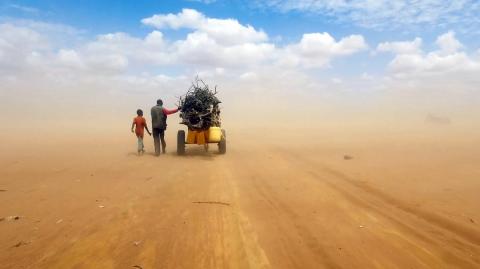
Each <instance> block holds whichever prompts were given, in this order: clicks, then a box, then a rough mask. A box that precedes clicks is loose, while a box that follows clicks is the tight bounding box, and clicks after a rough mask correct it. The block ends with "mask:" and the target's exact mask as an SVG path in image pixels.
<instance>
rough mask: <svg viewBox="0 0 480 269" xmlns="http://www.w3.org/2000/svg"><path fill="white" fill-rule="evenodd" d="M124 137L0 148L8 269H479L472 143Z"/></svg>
mask: <svg viewBox="0 0 480 269" xmlns="http://www.w3.org/2000/svg"><path fill="white" fill-rule="evenodd" d="M126 128H127V129H128V126H127V127H126ZM127 129H126V131H125V133H122V134H120V135H117V136H112V135H109V134H108V132H103V133H100V134H90V135H79V134H77V135H76V134H71V135H67V136H59V137H52V136H49V135H46V134H41V133H39V134H32V133H30V134H28V136H27V135H25V137H24V138H23V139H22V138H20V139H18V140H14V142H11V143H4V144H3V145H2V146H1V157H0V167H1V169H0V189H1V190H2V191H0V205H1V207H0V218H3V219H2V221H0V239H1V240H0V268H144V269H147V268H479V267H480V196H479V195H478V190H480V180H479V179H480V166H479V165H478V164H479V163H480V147H479V144H478V143H477V142H478V141H475V140H471V141H466V140H455V139H452V140H448V141H443V140H441V139H439V140H435V139H433V140H432V139H423V140H422V139H417V140H415V139H411V141H407V140H405V139H404V140H400V139H396V138H392V139H390V140H378V139H376V138H375V137H373V138H371V139H357V140H356V141H349V142H348V143H347V142H345V141H347V139H345V140H342V139H340V138H338V139H335V138H332V137H330V138H329V139H327V136H328V135H324V134H321V133H317V135H315V136H308V137H307V136H302V135H301V134H300V135H296V136H293V135H292V136H288V135H285V134H283V135H279V136H275V137H274V136H273V135H272V133H271V132H265V136H266V138H265V139H261V138H258V137H256V136H255V135H254V134H252V133H249V132H246V131H242V130H240V129H239V130H227V132H228V150H227V154H226V155H218V154H216V153H215V152H216V151H215V150H216V149H215V147H212V148H211V151H210V152H209V153H205V152H203V149H202V148H201V147H190V148H187V152H188V154H187V156H182V157H180V156H177V155H176V154H175V152H174V151H175V149H174V147H175V138H174V136H175V129H176V126H173V125H172V127H171V128H170V130H169V131H168V136H167V139H168V148H167V150H168V154H166V155H163V156H160V157H158V158H157V157H155V156H153V155H152V154H151V152H152V141H151V138H150V137H148V136H147V137H146V147H147V153H146V154H145V155H144V156H142V157H138V156H136V148H135V146H136V145H135V138H134V137H132V136H130V134H129V133H127V132H128V130H127ZM122 132H123V130H122ZM285 133H288V132H285ZM27 137H29V138H27ZM4 141H5V140H4ZM7 141H9V140H7ZM10 141H12V140H10ZM426 141H429V142H428V143H427V142H426ZM345 155H349V156H351V157H352V159H348V158H346V159H345V158H344V156H345ZM9 216H18V217H19V218H18V219H16V220H15V219H13V218H8V217H9Z"/></svg>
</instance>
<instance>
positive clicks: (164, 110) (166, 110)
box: [163, 107, 179, 115]
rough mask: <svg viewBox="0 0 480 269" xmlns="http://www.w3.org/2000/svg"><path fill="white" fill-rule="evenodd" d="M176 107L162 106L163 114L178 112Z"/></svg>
mask: <svg viewBox="0 0 480 269" xmlns="http://www.w3.org/2000/svg"><path fill="white" fill-rule="evenodd" d="M178 109H179V108H178V107H177V108H174V109H166V108H163V114H165V115H170V114H173V113H177V112H178Z"/></svg>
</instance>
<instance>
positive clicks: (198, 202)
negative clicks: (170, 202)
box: [192, 201, 230, 206]
mask: <svg viewBox="0 0 480 269" xmlns="http://www.w3.org/2000/svg"><path fill="white" fill-rule="evenodd" d="M192 203H194V204H217V205H226V206H230V204H229V203H225V202H217V201H195V202H192Z"/></svg>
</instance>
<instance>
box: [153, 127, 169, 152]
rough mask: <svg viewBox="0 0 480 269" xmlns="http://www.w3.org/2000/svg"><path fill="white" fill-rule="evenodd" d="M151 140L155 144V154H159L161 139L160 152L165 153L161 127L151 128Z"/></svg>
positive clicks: (163, 135)
mask: <svg viewBox="0 0 480 269" xmlns="http://www.w3.org/2000/svg"><path fill="white" fill-rule="evenodd" d="M152 131H153V142H154V144H155V155H157V156H158V155H160V141H162V152H163V153H165V147H166V146H167V143H165V129H163V128H153V130H152Z"/></svg>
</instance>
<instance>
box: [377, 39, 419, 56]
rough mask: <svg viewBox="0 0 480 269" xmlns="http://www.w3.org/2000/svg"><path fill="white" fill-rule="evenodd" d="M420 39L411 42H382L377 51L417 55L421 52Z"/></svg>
mask: <svg viewBox="0 0 480 269" xmlns="http://www.w3.org/2000/svg"><path fill="white" fill-rule="evenodd" d="M421 47H422V39H421V38H419V37H417V38H415V39H414V40H412V41H399V42H384V43H380V44H378V46H377V51H380V52H387V51H388V52H393V53H396V54H417V53H420V52H421Z"/></svg>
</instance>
